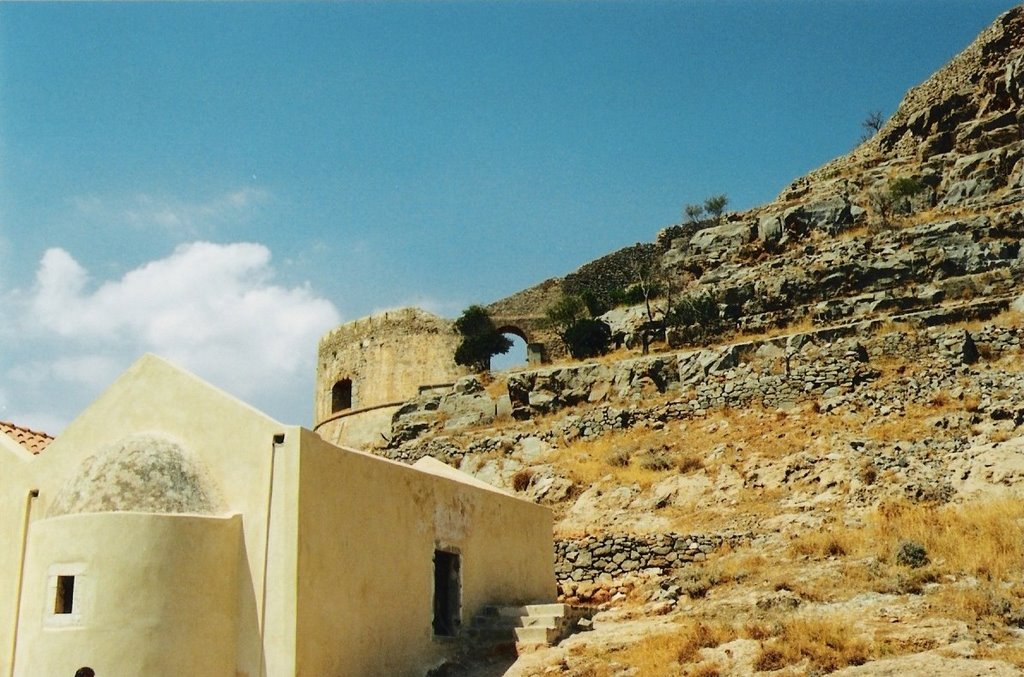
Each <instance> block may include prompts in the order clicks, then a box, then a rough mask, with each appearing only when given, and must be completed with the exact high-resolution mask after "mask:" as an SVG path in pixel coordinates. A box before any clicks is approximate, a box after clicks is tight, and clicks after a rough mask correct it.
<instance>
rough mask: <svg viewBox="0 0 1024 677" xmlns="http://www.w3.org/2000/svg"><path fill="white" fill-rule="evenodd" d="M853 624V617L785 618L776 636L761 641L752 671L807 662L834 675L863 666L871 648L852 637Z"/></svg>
mask: <svg viewBox="0 0 1024 677" xmlns="http://www.w3.org/2000/svg"><path fill="white" fill-rule="evenodd" d="M853 624H854V619H853V618H851V617H845V616H839V615H834V616H824V615H822V616H797V617H793V618H788V619H785V620H783V621H782V622H781V624H780V625H781V627H780V632H779V633H778V636H776V637H774V638H772V639H770V640H768V641H765V642H762V644H761V650H760V652H759V653H758V656H757V658H755V660H754V668H755V669H757V670H778V669H780V668H783V667H785V666H787V665H794V664H796V663H800V662H802V661H804V660H807V661H808V662H809V663H810V665H811V666H812V667H813V668H816V669H817V670H819V671H824V672H833V671H835V670H838V669H840V668H844V667H846V666H848V665H861V664H863V663H866V662H867V661H868V659H869V658H870V657H871V647H870V645H869V644H868V642H866V641H865V640H863V639H861V638H860V637H857V636H855V635H854V634H853V632H852V628H853Z"/></svg>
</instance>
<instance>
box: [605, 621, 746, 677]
mask: <svg viewBox="0 0 1024 677" xmlns="http://www.w3.org/2000/svg"><path fill="white" fill-rule="evenodd" d="M736 637H737V632H736V630H735V629H734V628H733V627H732V626H731V625H730V624H727V623H721V622H715V621H699V620H687V621H685V622H682V623H678V624H676V625H675V626H674V627H673V628H672V629H671V630H670V631H669V632H666V633H662V634H657V635H648V636H646V637H643V638H642V639H640V640H638V641H636V642H633V643H631V644H629V645H626V646H624V647H617V649H616V650H612V651H609V652H607V653H602V654H600V655H598V656H597V658H598V659H599V660H600V662H601V665H600V666H599V667H598V668H597V672H596V673H595V674H596V677H608V676H610V675H612V674H613V673H614V671H613V670H612V669H611V668H610V667H609V666H608V663H611V662H614V663H618V664H619V665H625V666H629V667H632V668H636V669H637V671H638V672H637V674H640V675H644V676H645V677H648V676H649V677H669V676H672V677H675V676H677V675H679V674H680V672H681V670H683V669H686V668H684V666H687V664H692V663H696V662H697V661H699V660H700V650H701V649H706V648H710V647H716V646H719V645H720V644H724V643H726V642H730V641H732V640H734V639H736ZM712 667H713V666H712V665H698V666H689V669H687V671H686V673H685V674H689V675H704V676H705V677H708V676H709V675H712V674H717V673H716V672H708V670H709V669H712Z"/></svg>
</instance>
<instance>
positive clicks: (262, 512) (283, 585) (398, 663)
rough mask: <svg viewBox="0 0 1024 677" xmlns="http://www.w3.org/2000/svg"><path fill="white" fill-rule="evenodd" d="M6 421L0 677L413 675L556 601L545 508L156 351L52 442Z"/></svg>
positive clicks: (0, 494) (0, 468) (2, 436)
mask: <svg viewBox="0 0 1024 677" xmlns="http://www.w3.org/2000/svg"><path fill="white" fill-rule="evenodd" d="M33 451H34V450H30V449H28V448H26V444H25V442H24V441H23V440H16V439H15V436H14V435H12V434H11V428H7V429H4V428H0V572H2V575H0V677H7V676H9V675H10V676H15V677H40V676H43V677H60V676H66V677H71V676H72V675H74V674H75V671H76V670H77V669H78V668H80V667H82V666H90V667H92V668H93V669H94V670H95V671H96V674H97V675H99V677H108V676H114V675H118V676H127V675H175V676H176V675H190V676H197V677H198V676H202V677H216V676H220V675H223V676H225V677H243V676H244V677H257V676H263V675H270V676H276V675H282V676H284V675H306V676H309V677H325V676H328V675H339V676H346V675H422V674H423V672H424V671H425V670H426V669H427V668H428V667H430V666H432V665H435V664H437V663H438V662H440V660H441V659H442V657H443V656H444V653H445V650H446V648H448V647H449V646H450V640H449V639H448V637H449V636H452V635H458V634H459V633H460V626H461V624H462V622H463V621H464V620H465V621H467V622H468V619H469V618H471V617H472V616H473V615H474V614H475V613H476V612H477V611H478V610H479V609H481V608H482V607H483V606H484V605H486V604H522V603H532V602H546V601H551V600H553V599H554V596H555V578H554V571H553V547H552V535H551V514H550V512H549V511H548V510H547V509H546V508H543V507H541V506H537V505H534V504H533V503H530V502H528V501H524V500H520V499H517V498H515V497H513V496H511V495H508V494H506V493H504V492H502V491H499V490H498V489H495V488H493V487H490V486H489V485H486V484H484V483H482V482H479V481H477V480H475V479H473V478H471V477H469V476H467V475H464V474H462V473H459V472H458V471H456V470H454V469H452V468H449V467H448V466H445V465H444V464H442V463H440V462H438V461H434V460H433V459H423V460H422V461H420V462H419V463H417V464H416V465H415V466H412V467H410V466H405V465H402V464H398V463H394V462H391V461H388V460H385V459H382V458H379V457H375V456H372V455H369V454H364V453H362V452H358V451H353V450H350V449H344V448H341V447H337V446H334V445H332V444H329V443H328V442H325V441H324V440H323V439H321V438H320V437H319V436H318V435H316V434H314V433H312V432H310V431H309V430H306V429H303V428H301V427H297V426H286V425H282V424H280V423H278V422H277V421H274V420H273V419H271V418H269V417H267V416H265V415H263V414H262V413H260V412H258V411H256V410H255V409H253V408H251V407H249V406H247V405H246V404H244V403H242V402H239V401H238V400H236V399H234V398H232V397H230V396H228V395H226V394H225V393H223V392H221V391H219V390H217V389H216V388H213V387H212V386H210V385H208V384H206V383H204V382H202V381H200V380H199V379H197V378H196V377H194V376H192V375H190V374H188V373H186V372H184V371H182V370H180V369H178V368H176V367H174V366H172V365H170V364H168V363H167V362H165V361H163V360H162V359H160V358H158V357H154V356H145V357H143V358H142V359H140V360H139V361H138V362H136V363H135V364H134V365H133V366H132V367H131V368H130V369H129V370H128V371H127V372H125V373H124V374H123V375H122V376H121V377H120V378H119V379H118V380H117V381H116V382H115V383H114V384H113V385H112V386H111V387H110V388H109V389H108V390H107V391H106V392H105V393H104V394H103V395H102V396H100V398H99V399H97V400H96V402H94V403H93V404H92V405H91V406H90V407H89V408H88V409H86V410H85V411H84V412H83V413H82V414H81V415H80V416H79V417H78V418H77V419H75V420H74V421H73V422H72V423H71V424H70V425H69V426H68V427H67V429H66V430H65V431H64V432H63V433H62V434H61V435H60V436H58V437H57V438H56V439H54V440H53V441H52V442H50V444H49V446H47V447H46V448H45V450H43V451H42V453H38V454H34V453H32V452H33Z"/></svg>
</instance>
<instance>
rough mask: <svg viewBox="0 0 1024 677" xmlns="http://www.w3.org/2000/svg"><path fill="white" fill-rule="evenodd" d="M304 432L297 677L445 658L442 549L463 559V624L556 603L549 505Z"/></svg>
mask: <svg viewBox="0 0 1024 677" xmlns="http://www.w3.org/2000/svg"><path fill="white" fill-rule="evenodd" d="M303 435H304V438H303V444H302V451H301V454H302V457H301V461H300V479H299V484H300V492H299V503H300V521H299V560H298V567H299V568H298V577H297V580H298V609H297V616H296V618H297V636H298V642H297V651H296V652H297V662H296V673H295V674H296V675H303V676H306V677H313V676H319V675H357V674H388V675H415V674H423V669H424V667H426V666H429V665H431V664H432V663H435V662H437V660H438V658H439V656H440V655H441V653H442V651H443V650H444V649H445V647H446V645H445V644H444V642H443V640H435V638H434V637H433V632H432V628H431V623H432V619H433V599H432V597H433V556H434V550H435V548H439V547H440V548H453V549H456V550H457V551H458V552H459V553H460V554H461V556H462V619H463V621H464V622H468V621H469V619H470V618H471V617H472V616H473V615H474V614H475V613H476V612H477V611H479V609H480V607H481V606H482V605H483V604H485V603H520V602H539V601H551V600H553V599H554V597H555V583H554V564H553V547H552V541H551V526H552V519H551V513H550V511H549V510H548V509H547V508H544V507H542V506H538V505H535V504H532V503H529V502H527V501H522V500H520V499H516V498H514V497H511V496H508V495H506V494H503V493H501V492H498V491H493V490H490V489H483V488H479V487H477V486H473V485H471V484H466V483H462V482H458V481H455V480H453V479H449V478H446V477H441V476H437V475H434V474H431V473H427V472H422V471H420V470H417V469H414V468H411V467H409V466H405V465H402V464H398V463H394V462H391V461H387V460H384V459H381V458H379V457H375V456H370V455H368V454H363V453H360V452H354V451H348V450H341V449H337V448H334V447H332V446H330V445H328V444H326V443H325V442H324V441H323V440H321V439H320V438H319V437H317V436H316V435H315V434H313V433H308V432H305V431H304V432H303ZM367 553H373V557H368V556H366V554H367ZM353 628H359V632H353V630H352V629H353Z"/></svg>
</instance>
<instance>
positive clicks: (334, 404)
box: [331, 378, 352, 413]
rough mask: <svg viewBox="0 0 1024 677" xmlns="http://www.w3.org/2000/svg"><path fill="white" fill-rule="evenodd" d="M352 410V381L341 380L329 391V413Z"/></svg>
mask: <svg viewBox="0 0 1024 677" xmlns="http://www.w3.org/2000/svg"><path fill="white" fill-rule="evenodd" d="M351 408H352V379H350V378H343V379H341V380H340V381H338V382H337V383H335V384H334V387H333V388H332V389H331V413H335V412H339V411H341V410H343V409H351Z"/></svg>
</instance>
